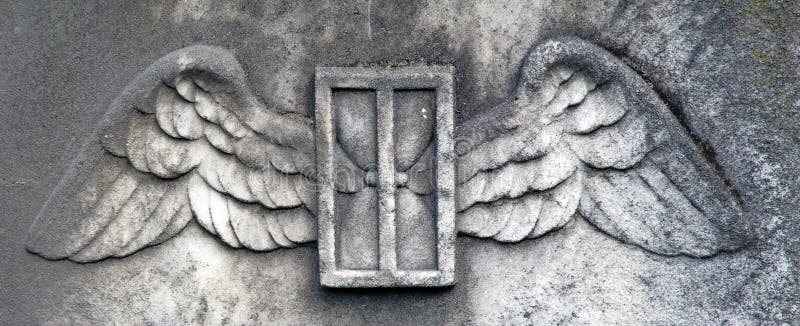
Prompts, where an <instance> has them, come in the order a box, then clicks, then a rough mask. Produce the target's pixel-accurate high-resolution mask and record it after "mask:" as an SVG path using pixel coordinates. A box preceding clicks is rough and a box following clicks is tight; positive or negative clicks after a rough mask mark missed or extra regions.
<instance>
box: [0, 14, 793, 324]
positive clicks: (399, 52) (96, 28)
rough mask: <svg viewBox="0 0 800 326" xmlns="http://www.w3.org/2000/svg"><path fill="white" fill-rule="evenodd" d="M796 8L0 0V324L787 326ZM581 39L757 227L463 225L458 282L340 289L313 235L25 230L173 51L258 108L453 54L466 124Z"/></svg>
mask: <svg viewBox="0 0 800 326" xmlns="http://www.w3.org/2000/svg"><path fill="white" fill-rule="evenodd" d="M799 8H800V7H798V4H797V3H796V2H793V1H714V2H711V1H695V2H692V1H658V2H652V3H639V2H633V1H631V2H614V1H537V2H533V1H493V2H491V3H490V2H477V1H475V2H473V1H449V2H447V1H441V2H435V1H427V2H414V3H412V2H389V1H387V2H385V3H381V2H378V1H371V0H367V1H358V2H350V1H345V2H336V3H334V2H332V1H309V2H296V1H284V2H258V1H234V2H227V3H225V4H222V3H217V2H212V1H179V2H176V3H168V2H158V1H142V2H127V3H121V2H120V3H107V2H103V1H96V2H91V1H80V2H78V1H71V2H67V1H64V2H52V3H23V2H16V1H4V2H3V3H2V4H0V45H2V47H0V68H1V69H0V74H1V75H0V77H2V78H0V110H2V111H1V112H2V117H3V119H2V121H1V122H0V124H1V125H0V139H1V140H0V167H2V169H0V216H2V222H0V242H2V249H0V269H1V270H0V271H1V272H0V323H2V324H43V323H44V324H97V323H110V322H118V323H134V324H144V323H155V324H167V323H198V324H200V323H207V324H219V323H226V324H256V323H258V322H267V321H268V322H272V323H275V324H359V323H363V324H376V323H382V324H395V323H404V324H421V323H426V324H429V323H435V324H540V323H547V324H556V323H561V324H608V323H618V324H621V323H633V324H647V323H658V324H759V323H766V324H774V323H788V324H794V323H797V322H798V320H800V284H799V283H800V280H798V277H799V276H798V274H799V273H798V264H800V221H799V220H800V213H798V212H800V193H799V192H798V191H797V189H800V177H798V175H800V160H799V159H798V158H799V157H800V100H798V99H800V96H798V90H800V81H798V76H800V71H798V67H800V34H798V31H800V26H798V25H800V21H798V18H797V17H798V16H799V15H800V9H799ZM565 35H566V36H568V35H572V36H579V37H581V38H583V39H585V40H588V41H591V42H593V43H595V44H597V45H599V46H602V47H604V48H605V49H607V50H608V51H610V52H611V53H613V54H615V55H616V56H618V57H619V58H621V59H622V60H623V61H624V62H625V63H626V64H627V65H628V66H630V67H631V68H633V69H634V70H635V71H637V72H638V73H639V74H641V75H642V76H643V77H644V79H645V80H647V81H648V82H649V83H651V84H652V88H653V89H654V90H655V92H656V93H657V94H659V96H660V98H661V99H662V100H663V101H664V102H666V104H667V106H668V107H669V109H670V110H672V112H673V113H674V114H675V115H676V116H677V118H678V120H679V121H680V122H681V123H682V124H683V126H684V127H686V128H687V129H688V130H689V132H690V134H691V136H692V139H693V141H694V142H695V143H696V144H697V145H698V146H699V147H700V148H701V150H702V151H703V154H704V157H706V158H709V159H711V160H713V162H712V163H713V164H714V165H715V166H716V167H718V168H719V170H720V172H721V174H722V175H723V179H724V181H725V182H726V184H727V186H729V187H730V188H731V189H733V191H735V193H736V195H737V197H738V198H739V199H740V200H741V203H742V206H743V209H744V212H745V214H746V217H747V219H748V222H749V224H750V225H751V226H752V230H753V233H754V239H753V241H751V242H749V243H748V244H747V245H746V246H745V247H744V248H742V249H739V250H736V251H733V252H723V253H720V254H717V255H714V256H712V257H710V258H690V257H685V256H678V257H665V256H660V255H656V254H654V253H651V252H648V251H645V250H642V249H641V248H639V247H636V246H633V245H626V244H622V243H621V242H619V241H618V240H616V239H614V238H612V237H610V236H608V235H606V234H605V233H603V232H601V230H599V229H598V228H596V227H594V226H593V225H592V224H590V223H588V222H586V221H585V220H584V219H574V220H573V221H572V222H571V223H569V224H567V225H566V226H565V227H564V229H563V230H561V231H559V232H554V233H551V234H547V235H545V236H543V237H540V238H537V239H532V240H526V241H523V242H520V243H517V244H503V243H499V242H494V241H487V240H481V239H475V238H469V237H459V238H458V239H457V241H456V242H457V246H456V252H455V256H456V268H455V271H456V278H457V279H458V282H457V284H456V285H455V286H453V287H450V288H445V289H425V290H421V289H399V290H331V289H325V288H322V287H320V286H319V275H318V256H317V248H316V245H315V244H314V243H311V244H308V245H305V246H302V247H300V248H296V249H292V250H283V249H281V250H276V251H272V252H268V253H264V252H253V251H248V250H242V249H239V250H237V249H231V248H230V247H228V246H227V245H225V244H224V243H223V242H221V241H220V240H218V239H217V238H215V237H211V236H209V235H208V234H207V232H206V231H205V230H203V228H202V227H201V226H200V225H198V224H197V223H195V222H190V224H189V226H188V227H187V229H186V230H184V231H183V232H182V233H181V234H179V235H178V236H176V238H174V239H172V240H170V241H168V242H165V243H163V244H161V245H158V246H155V247H150V248H147V249H144V250H142V251H140V252H138V253H136V254H134V255H132V256H129V257H126V258H124V259H114V258H112V259H107V260H104V261H101V262H97V263H89V264H78V263H74V262H71V261H66V260H62V261H49V260H45V259H42V258H41V257H38V256H36V255H33V254H31V253H29V252H27V251H26V250H25V242H26V239H27V230H28V228H29V226H30V225H31V224H32V222H33V220H34V218H35V217H36V215H37V214H38V212H39V210H40V209H41V208H42V206H43V205H44V202H45V200H46V199H47V197H48V195H49V194H50V193H51V191H52V189H53V188H54V187H55V185H56V184H57V183H58V181H59V179H60V178H61V177H62V175H64V172H65V170H66V168H67V166H68V165H69V164H70V162H71V161H72V160H73V159H74V158H75V155H76V151H77V150H78V148H79V146H80V144H81V143H82V141H83V140H84V139H85V138H86V137H87V136H88V135H89V133H90V132H91V130H92V129H93V128H94V126H95V125H96V124H97V123H98V121H99V120H100V118H101V117H102V115H103V113H104V112H105V111H106V110H107V109H108V107H109V105H110V104H111V102H112V101H113V100H114V98H116V97H117V96H118V95H119V94H120V92H121V91H122V89H123V88H124V87H125V86H126V85H127V84H128V83H129V82H130V81H131V80H132V79H133V78H134V77H135V76H136V75H137V74H138V73H140V72H141V71H143V70H144V69H146V68H147V67H148V66H149V65H150V64H151V63H153V62H155V61H156V60H158V59H159V58H161V57H162V56H164V55H166V54H167V53H169V52H171V51H173V50H176V49H179V48H183V47H186V46H190V45H195V44H207V45H214V46H219V47H223V48H227V49H229V50H231V51H232V52H233V53H234V54H235V56H236V58H237V59H238V60H239V62H240V63H241V65H242V67H243V69H244V71H245V72H246V78H247V83H249V85H250V86H251V88H252V90H253V92H254V93H255V96H256V97H257V98H258V99H259V100H260V101H262V102H264V103H267V104H269V105H272V106H275V107H277V108H280V109H281V110H284V111H286V112H295V113H300V114H305V115H310V114H311V113H312V111H311V109H312V108H313V102H314V89H313V80H314V69H315V67H317V66H352V65H356V64H371V63H378V64H380V63H386V62H393V63H397V62H409V63H436V64H443V65H452V66H453V67H454V68H455V70H454V75H455V82H454V91H455V101H454V111H455V118H456V124H458V123H459V122H463V121H466V120H468V119H470V118H471V117H474V116H476V115H477V114H479V113H480V112H482V111H484V110H486V109H488V108H491V107H493V106H495V105H497V104H499V103H501V102H502V101H504V100H505V99H506V98H507V97H508V96H509V94H510V93H511V92H512V91H513V90H514V87H515V85H516V83H517V77H518V73H519V69H520V66H521V65H522V60H523V58H524V57H525V55H526V53H527V52H528V51H529V49H530V48H531V46H532V45H534V44H536V43H537V42H539V41H541V40H544V39H547V38H549V37H553V36H565Z"/></svg>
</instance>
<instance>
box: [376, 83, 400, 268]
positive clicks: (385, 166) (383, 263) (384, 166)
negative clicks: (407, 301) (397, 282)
mask: <svg viewBox="0 0 800 326" xmlns="http://www.w3.org/2000/svg"><path fill="white" fill-rule="evenodd" d="M392 94H393V91H392V89H390V88H381V89H378V90H377V91H376V96H377V104H378V105H377V107H378V119H377V128H378V133H377V134H378V219H379V235H378V240H379V245H380V251H379V252H380V269H382V270H396V269H397V251H396V249H395V246H396V244H395V239H396V235H397V234H396V230H395V229H396V225H395V222H394V220H395V180H394V175H395V166H394V104H393V103H392V102H393V98H392Z"/></svg>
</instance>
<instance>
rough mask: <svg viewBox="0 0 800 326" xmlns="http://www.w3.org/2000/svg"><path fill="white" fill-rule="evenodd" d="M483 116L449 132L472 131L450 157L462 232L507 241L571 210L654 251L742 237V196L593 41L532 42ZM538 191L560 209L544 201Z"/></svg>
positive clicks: (719, 245)
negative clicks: (507, 93) (497, 102)
mask: <svg viewBox="0 0 800 326" xmlns="http://www.w3.org/2000/svg"><path fill="white" fill-rule="evenodd" d="M485 116H486V117H489V118H486V117H481V116H479V117H476V118H475V119H473V120H475V121H477V122H481V123H477V122H476V123H472V122H467V123H465V124H464V126H463V127H462V128H460V129H459V130H458V132H459V133H458V134H457V137H460V138H462V139H471V140H474V142H473V143H471V144H470V145H471V146H472V147H471V148H470V149H469V151H467V152H466V153H464V154H463V155H461V156H460V157H459V162H458V164H459V173H458V176H459V180H458V181H459V188H458V197H457V206H458V209H459V212H460V213H459V225H458V226H459V230H460V231H461V232H463V233H466V234H469V235H473V236H478V237H492V238H494V239H496V240H498V241H504V242H515V241H520V240H522V239H524V238H526V237H537V236H539V235H542V234H544V233H546V232H548V231H551V230H555V229H558V228H560V227H561V226H563V225H565V224H566V222H567V221H568V220H569V218H570V217H571V216H572V215H573V214H574V213H575V212H579V213H580V214H581V215H582V216H584V217H585V218H586V219H587V220H589V221H590V222H591V223H593V224H594V225H595V226H597V227H598V228H599V229H601V230H603V231H604V232H606V233H607V234H609V235H611V236H612V237H615V238H617V239H619V240H621V241H623V242H626V243H631V244H635V245H638V246H640V247H642V248H644V249H647V250H649V251H652V252H655V253H658V254H663V255H677V254H685V255H689V256H697V257H705V256H710V255H713V254H714V253H716V252H719V251H721V250H735V249H737V248H740V247H741V246H743V245H744V244H745V243H747V242H748V241H749V239H750V238H751V236H750V225H749V223H748V221H747V219H746V217H745V214H744V211H743V209H742V206H741V203H740V202H739V201H738V199H737V197H736V196H735V195H734V194H733V193H732V192H731V191H730V189H729V188H728V187H727V186H726V185H725V183H724V182H723V181H722V179H721V177H720V175H719V172H718V171H716V170H714V169H713V168H712V167H711V164H710V163H709V162H708V161H707V160H706V159H705V158H704V157H703V155H702V153H701V152H700V150H699V149H698V147H697V145H695V144H694V142H693V141H692V139H691V137H690V136H689V134H688V133H687V131H686V130H685V128H684V127H683V126H682V125H681V124H680V123H679V122H678V120H677V119H676V118H675V117H674V116H673V114H672V113H671V112H670V111H669V109H668V108H667V106H666V105H665V103H664V102H663V101H662V100H661V99H660V98H659V97H658V96H657V94H656V93H655V91H654V90H652V89H651V88H650V86H649V85H648V84H647V83H646V82H645V81H644V80H643V79H642V78H641V77H640V76H639V75H638V74H637V73H635V72H634V71H633V70H632V69H630V68H629V67H627V66H626V65H625V64H624V63H623V62H622V61H620V60H619V59H618V58H616V57H615V56H613V55H612V54H610V53H609V52H607V51H606V50H604V49H602V48H600V47H598V46H595V45H593V44H591V43H588V42H585V41H583V40H580V39H577V38H572V37H567V38H558V39H552V40H548V41H545V42H543V43H541V44H540V45H538V46H536V47H534V48H533V49H532V50H531V52H530V53H529V55H528V57H527V58H526V61H525V63H524V64H523V67H522V71H521V77H520V82H519V85H518V87H517V90H516V92H515V94H514V97H513V99H510V100H509V101H507V102H506V103H503V104H502V105H501V106H500V107H498V109H497V110H496V111H494V112H492V111H490V112H487V113H486V114H485ZM493 120H497V122H495V123H486V121H489V122H491V121H493ZM576 180H577V181H576ZM548 199H549V200H551V201H552V202H554V203H556V204H557V205H556V206H554V207H559V208H561V209H558V210H550V211H546V210H545V209H544V207H545V206H544V203H547V200H548ZM565 215H566V217H565Z"/></svg>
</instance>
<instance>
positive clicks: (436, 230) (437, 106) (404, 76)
mask: <svg viewBox="0 0 800 326" xmlns="http://www.w3.org/2000/svg"><path fill="white" fill-rule="evenodd" d="M315 87H316V107H315V108H316V119H315V121H316V130H317V139H316V144H317V175H318V177H319V179H318V184H317V191H318V192H319V215H318V217H319V223H318V226H319V240H318V244H317V245H318V246H319V253H320V281H321V283H322V284H323V285H325V286H329V287H382V286H444V285H450V284H452V283H453V282H454V281H455V275H454V269H455V267H454V266H455V259H454V252H455V248H454V241H455V220H454V219H455V206H454V196H453V194H454V191H455V190H454V188H455V155H454V152H453V136H452V135H453V95H452V94H453V76H452V68H450V67H436V66H424V67H404V68H388V69H373V68H317V76H316V81H315Z"/></svg>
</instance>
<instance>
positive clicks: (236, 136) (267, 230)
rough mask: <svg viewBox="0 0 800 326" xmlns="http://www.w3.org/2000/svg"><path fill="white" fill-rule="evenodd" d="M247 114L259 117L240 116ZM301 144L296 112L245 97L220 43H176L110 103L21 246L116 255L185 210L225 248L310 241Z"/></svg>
mask: <svg viewBox="0 0 800 326" xmlns="http://www.w3.org/2000/svg"><path fill="white" fill-rule="evenodd" d="M253 118H270V119H271V120H270V121H269V122H260V123H259V122H253V123H245V122H244V121H248V120H251V119H253ZM253 126H257V127H258V128H254V127H253ZM311 153H313V137H312V132H311V127H310V125H309V123H308V121H306V120H305V119H302V118H297V117H293V116H286V115H282V114H277V113H275V112H273V111H272V110H270V109H268V108H266V107H265V106H264V105H263V104H262V103H261V102H259V101H257V100H256V99H255V97H254V96H253V94H252V93H251V92H250V90H249V87H248V86H247V84H246V82H245V79H244V72H243V71H242V69H241V67H240V66H239V64H238V62H237V61H236V59H235V58H234V57H233V56H232V55H231V54H230V53H229V52H228V51H226V50H223V49H220V48H214V47H205V46H195V47H189V48H185V49H181V50H178V51H176V52H173V53H171V54H169V55H167V56H165V57H164V58H162V59H160V60H159V61H157V62H156V63H154V64H153V65H152V66H151V67H150V68H148V69H147V70H146V71H144V72H143V73H142V74H140V75H139V76H137V78H135V79H134V80H133V81H132V82H131V84H129V85H128V87H127V88H126V89H125V90H124V91H123V93H122V94H121V95H120V96H119V97H118V98H117V99H116V100H115V101H114V103H113V104H112V105H111V107H110V108H109V111H108V112H107V114H106V116H105V117H104V120H103V122H102V123H101V124H100V125H99V126H98V128H97V130H96V131H95V132H94V133H93V134H92V137H90V138H89V140H88V141H87V142H86V143H85V145H84V147H83V149H82V150H81V153H80V154H79V156H78V158H77V159H76V160H75V161H74V162H73V164H72V166H71V167H70V170H69V171H68V173H67V174H66V175H65V177H64V178H63V179H62V181H61V183H60V184H59V186H58V187H57V188H56V190H54V192H53V194H52V195H51V197H50V199H48V203H47V204H45V207H44V208H43V210H42V211H41V213H40V214H39V217H37V222H35V223H34V225H32V226H31V232H30V233H31V235H30V237H29V241H28V244H27V248H28V250H30V251H31V252H34V253H37V254H40V255H42V256H43V257H46V258H50V259H61V258H69V259H71V260H74V261H79V262H88V261H96V260H100V259H104V258H107V257H112V256H116V257H122V256H127V255H130V254H132V253H134V252H136V251H138V250H139V249H141V248H144V247H146V246H149V245H154V244H157V243H161V242H163V241H166V240H167V239H169V238H171V237H172V236H174V235H175V234H177V233H178V232H180V230H181V229H183V228H184V226H185V225H186V224H187V223H188V221H189V220H190V219H191V217H192V216H195V217H196V218H197V221H198V222H199V224H200V225H201V226H202V227H203V228H205V229H206V230H208V231H209V232H210V233H212V234H215V235H217V236H218V237H219V238H220V239H221V240H222V241H223V242H225V243H226V244H228V245H230V246H232V247H235V248H239V247H246V248H250V249H253V250H272V249H276V248H278V247H294V246H296V245H297V244H299V243H302V242H308V241H313V240H314V239H315V235H316V231H315V227H316V226H315V225H314V226H313V227H311V224H312V223H311V222H312V221H313V218H312V217H313V214H312V213H311V212H313V211H315V207H316V200H315V198H314V195H313V192H314V187H313V186H310V187H309V186H308V183H309V182H310V181H308V180H307V179H308V178H313V176H314V169H313V167H314V160H313V156H312V154H311ZM295 223H296V224H297V225H294V224H295ZM312 231H313V232H312Z"/></svg>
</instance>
